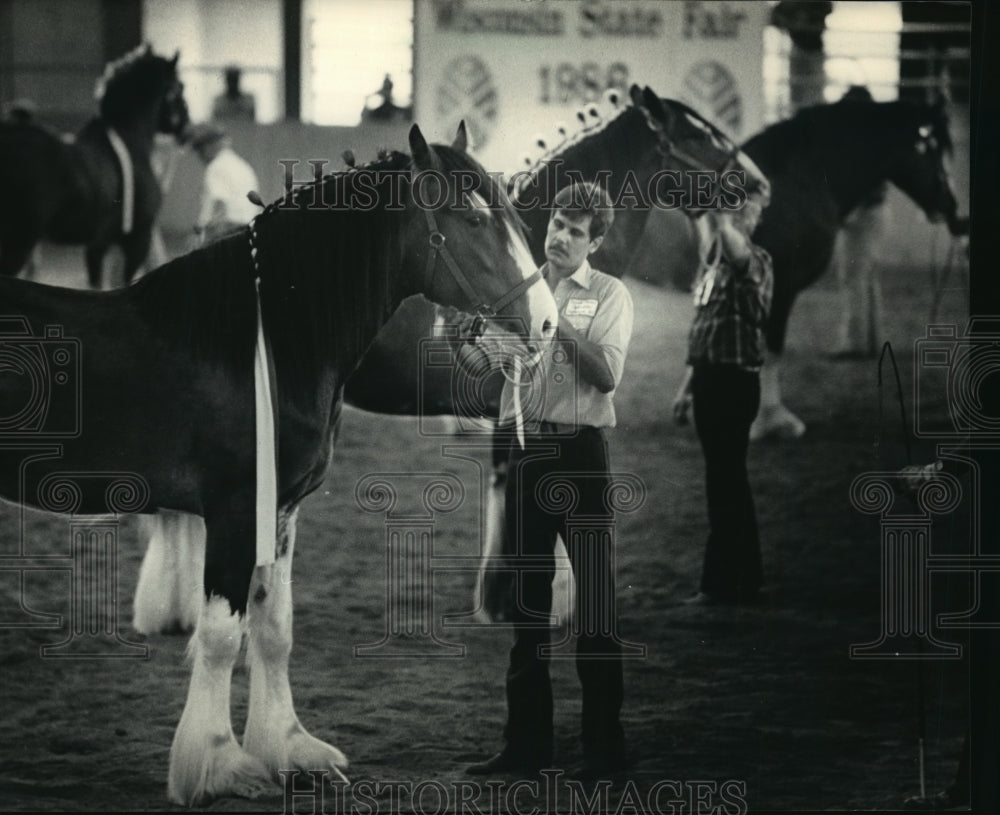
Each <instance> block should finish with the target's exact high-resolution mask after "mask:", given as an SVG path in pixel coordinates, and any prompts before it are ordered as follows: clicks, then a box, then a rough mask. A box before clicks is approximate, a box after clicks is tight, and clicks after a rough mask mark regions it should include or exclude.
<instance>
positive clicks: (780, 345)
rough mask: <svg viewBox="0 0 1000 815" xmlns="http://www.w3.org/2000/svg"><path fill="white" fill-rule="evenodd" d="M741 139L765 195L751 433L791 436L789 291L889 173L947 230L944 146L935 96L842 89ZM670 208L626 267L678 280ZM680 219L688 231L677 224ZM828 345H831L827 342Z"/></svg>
mask: <svg viewBox="0 0 1000 815" xmlns="http://www.w3.org/2000/svg"><path fill="white" fill-rule="evenodd" d="M743 149H744V150H745V151H746V153H747V154H748V155H749V156H750V157H751V158H752V159H753V161H754V162H756V164H757V165H758V166H759V167H760V168H761V170H762V171H763V172H764V174H765V175H766V176H767V178H768V180H769V181H770V182H771V204H770V206H769V207H768V208H767V209H766V210H765V212H764V216H763V218H762V220H761V223H760V226H759V227H758V228H757V231H756V232H755V233H754V236H753V239H754V241H755V242H757V243H758V244H760V245H761V246H763V247H764V248H765V249H767V250H768V251H769V252H770V253H771V257H772V258H773V260H774V303H773V305H772V307H771V314H770V317H769V319H768V323H767V328H766V334H767V346H768V350H769V359H768V361H767V362H766V363H765V366H764V370H763V372H762V375H761V387H762V393H761V407H760V411H759V412H758V415H757V420H756V421H755V422H754V426H753V429H752V431H751V435H752V438H755V439H759V438H762V437H764V436H769V435H776V436H781V437H786V438H795V437H798V436H801V435H802V433H803V432H804V431H805V424H804V423H803V422H802V421H801V419H799V418H798V417H797V416H795V415H794V414H793V413H792V412H791V411H789V410H788V409H787V408H786V407H785V406H784V404H783V403H782V399H781V390H780V383H779V372H780V365H781V354H782V352H783V351H784V347H785V335H786V331H787V328H788V320H789V317H790V315H791V310H792V306H793V305H794V303H795V299H796V297H797V296H798V294H799V292H800V291H802V290H803V289H805V288H806V287H807V286H810V285H811V284H812V283H814V282H815V281H816V280H817V279H818V278H819V277H820V276H821V275H822V274H823V272H824V271H825V270H826V269H827V267H828V266H829V264H830V258H831V256H832V254H833V250H834V244H835V241H836V238H837V234H838V232H839V230H840V229H841V226H842V224H843V223H844V221H845V219H847V218H849V217H850V216H851V214H852V213H853V212H854V211H855V210H856V209H857V208H858V207H859V206H862V205H864V203H865V202H867V201H870V200H871V199H872V198H873V197H874V196H875V195H876V194H877V192H878V190H879V187H880V186H881V185H882V184H884V183H885V182H889V183H891V184H893V185H895V186H896V187H898V188H899V189H900V190H901V191H902V192H903V193H905V194H906V195H907V196H909V197H910V198H911V199H912V200H913V201H914V203H916V204H917V205H918V206H919V207H920V208H921V209H922V210H923V211H924V212H925V213H926V215H927V217H928V219H929V220H931V221H932V222H936V221H941V220H945V221H947V223H948V227H949V229H950V230H951V232H952V233H953V234H957V233H959V232H961V231H962V230H963V229H964V228H965V227H964V225H963V221H962V220H961V219H959V218H958V217H957V209H958V207H957V202H956V200H955V195H954V192H953V191H952V188H951V184H950V181H949V178H948V174H947V171H946V169H945V164H944V157H945V156H946V155H948V154H949V153H950V151H951V137H950V134H949V132H948V119H947V115H946V112H945V108H944V104H943V102H941V101H938V102H935V103H933V104H920V103H914V102H906V101H901V102H869V101H855V100H850V99H845V100H841V101H839V102H835V103H832V104H828V105H818V106H815V107H811V108H805V109H803V110H801V111H799V113H797V114H796V115H795V116H794V117H792V118H791V119H787V120H785V121H781V122H778V123H776V124H773V125H771V126H770V127H767V128H765V129H764V130H763V131H761V132H760V133H758V134H757V135H755V136H753V137H752V138H750V139H749V140H748V141H746V142H745V143H744V145H743ZM679 221H680V219H679V218H678V216H677V215H676V213H670V212H663V211H656V212H654V213H653V214H652V215H651V218H650V220H649V223H648V224H647V229H646V231H645V233H644V234H643V246H642V248H641V249H640V251H639V253H638V254H637V255H636V258H635V263H634V264H633V268H632V269H630V270H629V274H635V275H637V276H639V277H641V278H643V279H647V280H651V281H655V282H661V283H666V282H667V281H668V280H670V279H671V278H672V279H673V280H674V282H675V283H677V284H679V285H681V286H682V287H686V286H687V285H688V284H689V282H690V279H691V276H692V275H693V272H694V268H695V267H694V266H690V268H681V269H677V268H676V267H673V268H674V269H675V271H676V272H677V273H676V274H674V275H673V276H671V274H670V268H671V265H670V264H665V263H664V259H665V258H671V257H673V256H675V255H676V254H677V253H678V252H682V251H688V252H690V251H691V250H690V248H687V249H686V250H685V248H684V244H687V245H688V247H690V244H691V243H692V242H693V241H694V240H695V239H696V238H695V236H694V231H693V230H690V229H689V228H688V227H687V225H686V224H682V223H679ZM685 229H687V232H688V234H686V235H685V234H684V230H685ZM831 350H832V348H831Z"/></svg>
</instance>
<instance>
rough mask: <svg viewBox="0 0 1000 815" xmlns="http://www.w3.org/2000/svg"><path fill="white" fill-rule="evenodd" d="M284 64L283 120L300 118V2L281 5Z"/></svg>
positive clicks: (287, 2) (287, 0) (295, 0)
mask: <svg viewBox="0 0 1000 815" xmlns="http://www.w3.org/2000/svg"><path fill="white" fill-rule="evenodd" d="M282 18H283V19H282V22H283V30H284V63H285V118H286V119H300V118H302V0H284V2H283V4H282Z"/></svg>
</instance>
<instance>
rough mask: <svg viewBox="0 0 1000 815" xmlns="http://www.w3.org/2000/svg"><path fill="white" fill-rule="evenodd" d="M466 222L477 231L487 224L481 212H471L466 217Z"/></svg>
mask: <svg viewBox="0 0 1000 815" xmlns="http://www.w3.org/2000/svg"><path fill="white" fill-rule="evenodd" d="M465 220H466V221H468V222H469V225H470V226H473V227H475V228H477V229H478V228H479V227H481V226H482V225H483V224H484V223H486V219H485V218H484V217H483V215H482V213H479V212H470V213H469V214H468V215H466V216H465Z"/></svg>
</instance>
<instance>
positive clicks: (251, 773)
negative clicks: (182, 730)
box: [167, 739, 279, 807]
mask: <svg viewBox="0 0 1000 815" xmlns="http://www.w3.org/2000/svg"><path fill="white" fill-rule="evenodd" d="M170 752H171V756H170V774H169V780H168V783H167V796H168V798H169V799H170V800H171V801H172V802H173V803H175V804H180V805H181V806H188V807H192V806H202V805H204V804H206V803H208V802H210V801H214V800H215V799H217V798H228V797H233V796H236V797H239V798H260V797H263V796H271V795H276V794H278V792H279V787H278V785H277V784H276V783H275V781H274V776H273V775H272V773H271V772H270V770H268V768H267V767H266V766H265V765H264V763H263V762H262V761H260V760H259V759H257V758H256V757H254V756H251V755H249V754H247V753H246V752H245V751H244V750H242V749H241V748H240V747H239V745H238V744H236V741H235V739H233V740H230V741H229V742H228V743H227V744H225V745H222V746H213V747H212V748H211V749H210V750H208V751H207V752H206V753H203V754H201V755H197V753H198V751H197V750H186V751H182V750H179V749H178V748H177V744H176V742H175V744H174V746H173V747H172V748H171V751H170Z"/></svg>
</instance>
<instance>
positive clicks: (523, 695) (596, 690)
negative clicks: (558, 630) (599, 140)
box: [504, 427, 624, 766]
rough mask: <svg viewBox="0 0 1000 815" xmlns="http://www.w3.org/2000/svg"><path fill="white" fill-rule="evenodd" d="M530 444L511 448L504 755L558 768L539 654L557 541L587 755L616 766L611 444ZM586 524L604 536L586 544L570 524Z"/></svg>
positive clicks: (589, 432) (618, 730) (545, 667)
mask: <svg viewBox="0 0 1000 815" xmlns="http://www.w3.org/2000/svg"><path fill="white" fill-rule="evenodd" d="M525 442H526V443H525V449H524V450H522V449H521V448H520V446H519V445H518V443H517V442H516V441H514V442H513V443H512V444H511V448H510V457H509V466H508V472H507V487H506V516H505V534H506V535H507V541H506V547H505V548H506V549H507V551H508V552H513V555H512V561H511V562H512V567H513V568H514V569H515V571H516V572H517V574H516V577H515V582H514V604H513V605H514V609H513V612H512V615H511V622H512V623H513V628H514V646H513V647H512V648H511V651H510V664H509V667H508V670H507V724H506V726H505V728H504V738H505V739H506V741H507V748H508V749H510V750H513V751H516V752H517V753H519V754H521V755H524V756H526V757H528V758H531V759H534V760H535V761H536V762H537V763H539V764H541V765H543V766H544V765H546V764H548V762H549V761H550V760H551V758H552V683H551V680H550V678H549V658H548V656H546V655H545V654H543V653H542V649H543V647H544V646H546V645H548V644H549V639H550V636H549V635H550V627H549V625H548V624H547V623H546V617H547V615H549V614H550V613H551V606H552V579H553V576H554V575H555V559H554V557H553V552H554V549H555V542H556V534H557V533H559V534H561V535H562V538H563V541H564V542H565V544H566V549H567V552H568V554H569V558H570V561H571V563H572V564H573V572H574V578H575V580H576V608H575V613H576V620H577V626H578V627H579V628H580V630H579V632H578V637H577V644H576V672H577V675H578V676H579V678H580V683H581V685H582V691H583V708H582V740H583V750H584V754H585V755H586V756H588V757H592V758H605V757H617V756H619V755H621V754H622V753H623V752H624V735H623V732H622V727H621V724H620V723H619V712H620V711H621V706H622V696H623V682H622V658H621V645H620V643H619V640H618V639H617V636H616V632H615V631H614V630H613V629H614V624H613V621H614V613H615V612H614V598H615V591H614V573H613V560H612V552H611V547H612V541H613V538H612V537H611V528H612V525H613V523H614V513H613V511H612V510H611V508H610V507H609V506H608V504H607V500H606V487H607V485H608V483H609V468H608V448H607V442H606V441H605V438H604V434H603V433H602V432H601V431H600V430H599V429H598V428H593V427H584V428H581V429H580V430H579V431H578V433H577V434H576V435H575V436H573V437H566V436H558V435H533V436H529V437H528V438H526V440H525ZM553 447H555V448H556V450H555V451H554V452H553V451H552V450H551V448H553ZM546 448H550V449H548V450H546ZM553 479H556V481H553ZM567 484H568V485H571V486H567ZM560 485H561V486H560ZM581 516H587V517H586V519H585V525H586V526H587V528H588V529H589V530H594V529H595V528H598V527H602V526H603V527H604V528H605V530H606V534H602V533H600V532H598V533H596V534H595V533H593V532H592V531H591V532H590V533H588V534H582V533H581V531H580V528H579V527H578V526H577V525H576V524H575V523H574V521H576V520H579V519H581ZM609 622H610V625H609V624H608V623H609Z"/></svg>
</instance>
